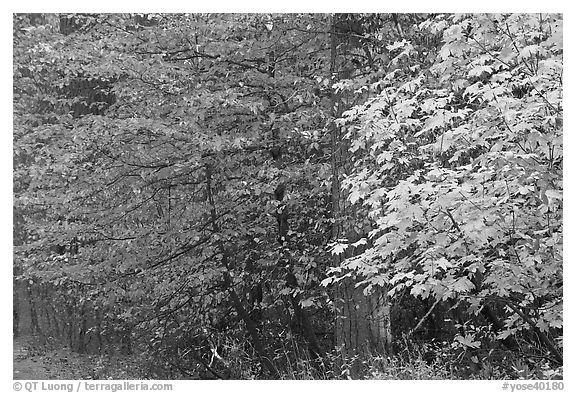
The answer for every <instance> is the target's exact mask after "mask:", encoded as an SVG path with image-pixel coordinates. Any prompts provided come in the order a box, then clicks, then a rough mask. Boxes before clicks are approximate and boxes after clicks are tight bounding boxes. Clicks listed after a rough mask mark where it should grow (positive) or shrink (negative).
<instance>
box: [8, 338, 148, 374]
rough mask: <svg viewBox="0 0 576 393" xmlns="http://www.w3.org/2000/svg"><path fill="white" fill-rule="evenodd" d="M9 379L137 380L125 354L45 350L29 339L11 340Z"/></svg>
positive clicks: (129, 360) (60, 349)
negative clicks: (11, 369)
mask: <svg viewBox="0 0 576 393" xmlns="http://www.w3.org/2000/svg"><path fill="white" fill-rule="evenodd" d="M13 346H14V347H13V358H14V363H13V378H14V379H15V380H17V379H19V380H38V379H46V380H51V379H58V380H67V379H141V377H140V376H139V375H138V373H137V370H134V367H133V364H132V363H133V362H132V360H131V359H130V358H127V357H110V356H100V355H86V354H78V353H75V352H72V351H71V350H70V349H69V348H66V347H62V348H58V349H47V348H45V347H42V346H39V345H38V344H36V343H35V342H34V340H32V339H30V338H18V339H14V340H13Z"/></svg>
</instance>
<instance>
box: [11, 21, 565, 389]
mask: <svg viewBox="0 0 576 393" xmlns="http://www.w3.org/2000/svg"><path fill="white" fill-rule="evenodd" d="M562 51H563V49H562V20H561V17H559V16H556V15H532V14H529V15H524V14H523V15H479V14H478V15H476V14H475V15H363V14H359V15H339V16H332V15H277V14H274V15H266V14H243V15H236V14H207V15H205V14H171V15H165V14H103V15H100V14H73V15H51V14H34V15H30V14H26V15H24V14H16V15H14V210H15V221H14V232H15V245H16V247H15V258H14V259H15V261H14V264H15V275H16V280H17V282H18V285H21V286H24V287H26V288H32V287H34V288H42V291H41V292H38V293H39V294H37V295H35V296H37V299H40V298H41V297H42V296H45V297H47V298H50V300H51V301H52V302H53V303H54V307H53V308H52V309H51V311H50V312H53V313H54V316H52V317H51V318H52V319H54V318H56V319H58V318H62V319H63V320H66V321H67V323H68V324H69V325H73V326H74V328H76V325H79V326H81V328H80V333H78V334H76V336H78V346H77V349H78V350H80V351H88V349H87V346H86V345H85V343H84V338H83V337H84V336H86V337H88V336H90V335H91V334H92V335H97V336H98V337H100V338H102V339H103V341H102V343H108V345H110V346H113V345H116V346H117V345H118V344H119V343H121V344H122V346H123V348H124V351H125V352H126V353H135V354H139V356H142V358H143V359H148V362H149V364H148V365H147V367H148V370H149V371H150V376H152V377H158V378H175V377H186V378H268V377H272V378H282V377H286V376H287V375H288V376H291V377H293V378H300V377H303V378H308V377H309V378H322V377H327V376H330V377H333V378H342V377H345V375H344V374H342V373H341V372H340V371H342V372H343V371H344V370H346V369H347V368H346V367H347V365H349V364H353V363H354V364H355V362H356V360H354V359H352V360H351V359H340V358H339V357H338V356H339V355H338V353H337V352H336V353H335V352H333V350H334V347H335V339H334V333H333V330H334V325H335V323H334V321H335V317H336V315H335V313H337V311H335V306H334V304H335V302H336V301H337V300H338V299H337V297H338V292H337V291H332V290H331V287H328V288H326V286H328V285H329V284H330V283H335V282H338V281H340V280H342V279H344V278H346V279H353V280H355V284H356V286H357V287H361V288H362V289H363V290H364V295H365V296H366V297H369V296H371V293H372V292H374V290H375V289H377V288H384V289H385V291H386V292H387V293H388V294H389V295H390V297H391V298H390V299H391V300H390V302H391V304H390V306H391V308H390V309H391V310H392V320H393V321H394V327H393V331H394V334H395V335H396V341H397V343H396V344H397V345H396V347H397V352H398V353H400V352H401V351H402V350H401V347H402V345H401V343H400V341H401V335H400V332H406V331H407V329H408V330H410V334H411V336H410V337H409V338H408V339H410V340H412V339H413V338H414V339H416V337H419V338H420V339H421V338H422V329H424V330H426V329H428V330H427V333H426V334H427V336H426V337H425V338H426V339H429V340H431V341H432V339H436V341H439V340H440V341H442V340H443V341H442V342H444V347H443V348H442V350H441V351H440V352H443V353H445V354H446V358H445V360H438V362H440V363H441V362H444V363H443V364H456V363H457V362H458V361H462V360H465V361H466V362H467V364H468V365H471V364H475V363H478V362H475V361H474V359H477V360H478V359H479V361H482V362H484V363H490V362H498V361H500V360H502V358H499V357H496V358H494V352H493V351H492V350H495V349H497V350H501V349H502V348H504V349H502V350H505V351H512V352H514V354H515V355H516V354H519V353H520V354H525V355H526V357H527V358H529V359H533V358H534V359H535V358H539V359H544V360H542V361H541V363H538V361H533V362H532V363H530V362H529V361H526V362H528V363H530V364H531V366H530V367H532V368H533V369H540V368H544V365H545V364H546V367H548V368H549V369H553V370H554V369H556V367H557V366H558V364H559V363H561V361H562V360H561V347H562V326H563V323H562V285H563V279H562V259H561V258H562V233H563V232H562V231H563V226H562V199H563V196H562V190H563V185H562V154H563V153H562V149H563V147H562V111H563V108H562ZM339 132H343V133H344V135H345V139H344V140H343V141H341V140H339V138H338V135H339V134H338V133H339ZM345 150H347V151H348V152H347V155H344V154H343V152H344V151H345ZM339 157H340V159H341V160H342V162H339V161H338V159H339ZM340 184H341V185H342V189H341V190H340V187H339V186H340ZM341 192H342V194H341ZM341 195H344V196H346V197H347V201H348V204H349V205H351V206H352V209H350V210H346V209H340V208H339V206H340V205H341V204H342V201H341ZM343 223H345V225H343ZM340 226H342V228H344V229H345V230H343V231H339V229H338V228H340ZM334 255H340V256H341V257H342V258H341V263H338V264H337V266H333V265H334V261H335V258H334ZM320 283H323V284H325V285H320ZM32 292H33V291H32ZM32 292H30V293H32ZM40 300H41V299H40ZM40 300H37V302H36V303H37V304H44V303H42V301H40ZM408 314H410V318H408V317H407V315H408ZM436 314H438V315H441V314H443V315H441V316H444V318H442V317H441V316H438V315H436ZM88 316H90V318H92V319H91V320H94V321H96V322H94V323H93V326H86V329H84V328H82V326H84V325H86V324H87V322H86V321H87V320H88V319H87V318H88ZM431 326H432V327H433V328H429V327H431ZM439 331H442V333H438V332H439ZM419 335H420V336H419ZM90 337H91V336H90ZM498 343H502V344H503V345H505V347H498V345H499V344H498ZM103 345H104V344H102V345H100V347H102V346H103ZM426 345H428V344H426ZM429 345H431V344H429ZM424 346H425V345H424ZM99 350H102V348H100V349H99ZM491 351H492V352H491ZM412 354H413V353H412ZM367 359H368V360H362V359H358V361H359V362H362V361H366V362H367V363H366V364H367V366H366V367H365V368H364V369H365V370H368V371H366V372H367V373H368V374H367V375H372V376H373V377H377V375H376V374H378V373H379V372H380V371H374V370H377V369H378V367H379V366H378V365H381V363H382V362H380V360H382V359H380V360H379V358H378V356H376V355H374V356H368V357H367ZM418 359H420V360H422V359H421V356H420V354H418V355H416V354H414V358H413V359H402V358H401V357H398V358H394V359H391V360H386V362H389V363H386V362H385V363H386V364H387V366H386V367H388V366H390V365H398V367H399V368H401V367H404V366H405V365H407V364H409V365H411V366H410V367H414V372H408V373H407V374H403V375H410V374H412V375H418V376H421V377H434V376H441V377H447V378H452V377H459V376H462V375H466V373H468V372H469V370H456V371H454V370H448V369H443V371H438V370H439V369H438V368H434V367H436V365H438V364H439V363H438V364H436V365H435V366H433V369H430V368H429V366H430V365H429V364H427V363H426V361H425V360H422V361H423V362H424V363H426V365H424V363H422V362H420V363H418V362H416V360H418ZM446 359H451V360H450V361H448V360H446ZM456 359H458V360H456ZM420 360H418V361H420ZM530 361H532V360H530ZM371 362H372V363H371ZM395 362H398V363H395ZM450 362H452V363H450ZM546 362H548V363H546ZM491 364H493V363H491ZM537 364H538V365H537ZM390 367H392V366H390ZM351 368H352V367H351ZM334 370H337V371H334ZM370 370H372V371H370ZM436 372H437V373H438V374H436ZM477 372H478V373H480V371H479V370H477ZM496 374H497V375H499V376H500V377H503V376H504V375H506V376H509V375H510V374H509V370H504V371H502V372H501V373H500V374H498V373H496ZM398 375H399V374H398ZM398 375H396V376H398ZM388 376H390V375H388ZM466 376H469V375H466Z"/></svg>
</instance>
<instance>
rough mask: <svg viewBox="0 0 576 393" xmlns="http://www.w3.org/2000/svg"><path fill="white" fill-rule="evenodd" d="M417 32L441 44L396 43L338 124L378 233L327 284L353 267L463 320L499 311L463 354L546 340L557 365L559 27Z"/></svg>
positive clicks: (529, 20) (482, 22)
mask: <svg viewBox="0 0 576 393" xmlns="http://www.w3.org/2000/svg"><path fill="white" fill-rule="evenodd" d="M418 30H419V31H421V34H428V35H431V36H438V37H441V38H442V43H441V45H439V46H438V47H437V48H430V47H429V46H422V45H417V44H413V43H411V42H409V41H406V40H404V41H402V42H397V43H395V44H392V45H388V46H387V48H388V49H389V50H390V52H391V54H392V55H393V56H394V57H393V58H392V60H391V67H390V70H389V72H388V73H387V74H386V75H385V76H384V77H383V78H382V79H381V80H379V81H377V82H375V83H373V84H372V85H370V86H368V90H369V91H370V92H371V94H370V95H369V97H367V98H366V100H365V101H364V102H362V103H361V104H359V105H356V106H354V107H352V108H351V109H349V110H348V111H346V112H345V113H344V114H343V116H342V118H341V119H340V120H339V124H341V125H342V126H344V127H346V129H347V132H348V133H347V137H348V138H349V140H350V150H351V152H353V153H354V154H355V161H354V169H353V172H352V173H351V174H350V176H349V177H348V178H347V179H346V180H345V182H344V187H346V189H347V190H348V199H349V200H350V202H351V203H355V204H357V205H361V206H362V209H363V211H364V214H365V216H366V217H368V218H369V220H370V222H371V223H372V230H371V231H370V232H369V233H368V236H366V238H365V239H363V240H362V241H363V242H364V243H367V244H368V247H367V248H366V250H365V251H364V252H363V253H361V254H360V255H358V256H356V257H353V258H349V259H347V260H346V261H345V262H344V263H343V264H342V266H341V267H340V268H338V269H335V270H334V272H335V274H336V276H334V277H333V278H332V279H328V280H326V283H328V282H331V281H333V280H337V279H338V277H339V276H338V273H337V272H338V271H341V270H340V269H342V268H344V269H345V270H344V271H352V272H353V274H354V275H358V276H360V277H362V281H361V285H364V286H366V290H367V291H370V289H371V288H372V287H377V286H383V287H385V288H387V290H388V291H389V294H390V295H394V296H401V295H402V294H404V293H409V294H410V295H411V296H415V297H419V298H421V299H428V298H432V299H434V300H437V301H440V302H443V303H447V304H449V305H451V306H452V307H451V308H452V309H453V310H461V311H459V312H461V313H465V315H466V316H465V317H464V316H463V315H461V316H460V317H464V320H468V321H472V320H473V319H474V317H475V316H478V315H481V313H482V310H483V309H484V311H487V310H488V309H489V308H490V309H495V310H497V311H498V315H497V318H502V322H501V324H498V323H497V321H490V320H488V321H487V322H491V323H492V325H493V329H491V330H490V329H489V330H487V331H482V330H478V329H475V328H473V326H472V325H473V323H472V322H470V323H468V322H466V323H464V324H462V323H461V325H460V331H461V333H459V334H458V335H456V336H455V343H456V344H457V345H458V346H460V347H463V348H468V349H474V348H479V347H480V346H484V345H488V344H483V343H482V341H483V340H485V339H489V341H494V340H503V339H505V338H507V337H508V336H511V335H512V336H515V337H520V335H521V334H522V337H529V336H530V335H532V336H534V335H537V336H538V339H537V340H541V341H542V345H543V346H544V348H545V349H544V350H545V351H550V352H551V353H552V354H553V356H554V357H555V359H556V361H560V362H561V355H560V353H559V351H558V349H557V346H558V345H559V344H560V345H561V341H562V283H563V280H562V228H563V226H562V189H563V185H562V154H563V150H562V111H563V110H562V21H561V19H560V17H559V16H556V15H438V16H435V17H434V18H430V19H429V20H426V21H425V22H423V23H421V24H420V25H419V26H418ZM415 40H416V41H417V40H418V36H417V35H416V37H415ZM336 88H341V89H351V88H356V85H355V83H354V81H350V82H342V83H340V84H338V85H337V86H336ZM362 94H365V93H364V92H362ZM344 246H346V245H344ZM348 274H350V273H348ZM484 314H485V313H483V314H482V315H484ZM524 333H525V334H524ZM516 335H518V336H516ZM528 340H529V341H530V342H531V343H532V344H533V345H537V344H536V343H535V342H534V341H532V340H534V339H533V338H532V339H528Z"/></svg>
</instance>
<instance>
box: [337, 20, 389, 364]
mask: <svg viewBox="0 0 576 393" xmlns="http://www.w3.org/2000/svg"><path fill="white" fill-rule="evenodd" d="M330 30H331V32H332V34H331V55H330V76H331V77H332V78H335V77H336V75H339V69H338V46H339V38H338V37H339V34H337V33H338V15H334V16H333V17H332V26H331V29H330ZM331 101H332V103H331V104H332V108H334V109H333V113H332V116H333V118H334V119H336V118H338V117H340V115H341V114H342V112H343V110H344V109H345V104H346V103H345V102H344V100H343V98H342V97H341V96H340V95H337V94H333V95H332V100H331ZM330 132H331V135H332V138H331V141H332V217H333V221H334V224H333V228H332V241H337V240H338V239H340V238H353V237H354V236H356V235H355V234H354V232H353V231H352V230H351V228H348V227H347V225H346V221H347V219H346V218H347V217H349V216H354V211H353V209H352V207H350V206H347V205H346V195H345V193H344V192H343V191H342V189H341V182H340V180H341V178H342V176H343V175H344V174H345V173H346V170H347V168H346V163H347V162H348V161H349V158H350V157H348V154H347V151H348V146H347V145H346V142H345V140H344V139H343V136H342V131H341V129H340V128H339V127H338V126H337V125H336V124H335V123H334V122H331V124H330ZM350 256H352V255H351V254H348V255H344V254H341V255H336V256H334V261H333V264H334V265H335V266H339V265H341V264H342V262H343V260H344V258H345V257H350ZM334 299H335V304H336V335H335V337H336V343H335V344H336V347H337V348H339V349H340V350H341V351H342V354H343V355H344V357H351V356H354V355H366V354H368V353H378V354H382V355H384V354H387V353H389V351H390V344H391V342H392V333H391V324H390V304H389V299H388V296H387V294H386V290H385V289H382V290H380V291H374V292H373V293H371V294H368V295H365V294H364V293H363V289H362V288H356V282H355V281H354V280H353V279H345V280H341V281H340V282H339V283H338V284H337V285H336V288H335V292H334ZM354 368H355V369H356V370H352V373H354V371H357V372H358V373H360V370H359V366H358V367H354Z"/></svg>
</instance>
